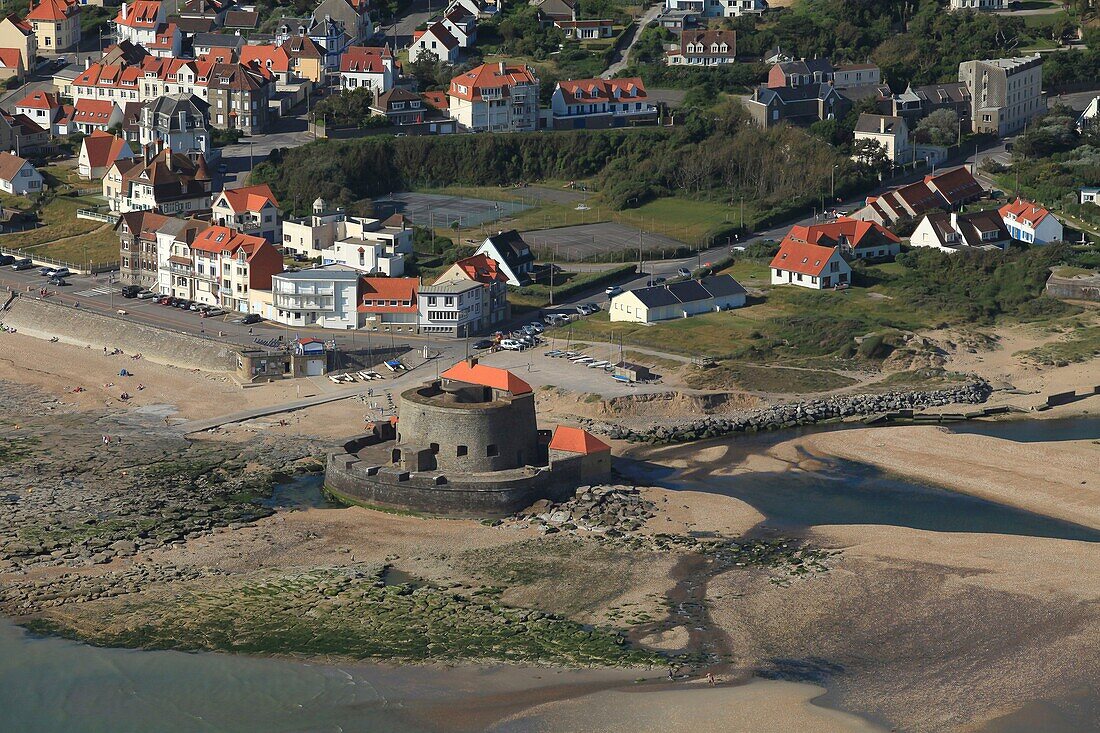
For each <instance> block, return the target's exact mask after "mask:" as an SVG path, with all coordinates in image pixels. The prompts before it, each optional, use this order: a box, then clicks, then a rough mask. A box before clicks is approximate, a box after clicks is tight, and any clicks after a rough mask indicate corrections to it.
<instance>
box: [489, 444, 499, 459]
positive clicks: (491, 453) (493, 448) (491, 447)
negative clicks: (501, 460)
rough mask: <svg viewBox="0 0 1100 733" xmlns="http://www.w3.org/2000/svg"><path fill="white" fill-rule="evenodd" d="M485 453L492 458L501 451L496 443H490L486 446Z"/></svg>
mask: <svg viewBox="0 0 1100 733" xmlns="http://www.w3.org/2000/svg"><path fill="white" fill-rule="evenodd" d="M485 455H486V456H488V457H489V458H492V457H493V456H498V455H500V452H499V451H498V450H497V447H496V446H495V445H489V446H486V447H485Z"/></svg>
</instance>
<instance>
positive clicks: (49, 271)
mask: <svg viewBox="0 0 1100 733" xmlns="http://www.w3.org/2000/svg"><path fill="white" fill-rule="evenodd" d="M38 274H39V275H41V276H42V277H53V268H52V267H39V268H38Z"/></svg>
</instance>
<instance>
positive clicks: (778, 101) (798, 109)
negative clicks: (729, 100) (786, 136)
mask: <svg viewBox="0 0 1100 733" xmlns="http://www.w3.org/2000/svg"><path fill="white" fill-rule="evenodd" d="M745 106H746V107H747V108H748V110H749V114H751V115H752V118H753V120H754V121H755V122H756V124H758V125H760V126H761V127H772V126H774V125H778V124H779V123H781V122H790V123H802V124H809V123H813V122H816V121H818V120H831V119H836V118H839V117H843V116H844V115H845V114H847V112H848V110H849V109H850V108H851V103H850V102H848V100H846V99H845V98H844V97H842V96H840V93H839V92H837V90H836V89H834V88H833V86H832V85H831V84H826V83H821V84H818V83H814V84H807V85H801V86H797V87H777V88H770V87H767V86H759V87H757V88H756V89H755V90H754V91H753V94H752V97H750V98H749V99H746V100H745Z"/></svg>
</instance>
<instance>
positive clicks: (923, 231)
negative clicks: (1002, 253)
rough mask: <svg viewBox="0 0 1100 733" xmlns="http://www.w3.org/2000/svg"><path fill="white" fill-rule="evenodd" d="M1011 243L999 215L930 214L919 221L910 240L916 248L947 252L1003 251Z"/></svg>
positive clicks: (977, 212)
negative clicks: (970, 250)
mask: <svg viewBox="0 0 1100 733" xmlns="http://www.w3.org/2000/svg"><path fill="white" fill-rule="evenodd" d="M1011 241H1012V236H1011V235H1010V234H1009V233H1008V228H1007V227H1006V226H1005V223H1004V220H1003V219H1002V218H1001V216H1000V214H999V213H998V212H996V211H975V212H974V213H972V214H959V213H956V212H952V213H950V214H947V213H944V212H936V213H934V214H928V215H927V216H925V217H924V218H923V219H921V220H920V223H919V224H917V228H916V229H914V230H913V235H912V236H911V237H910V238H909V243H910V244H911V245H913V246H914V247H932V248H934V249H938V250H942V251H944V252H959V251H961V250H965V249H1004V248H1005V247H1007V246H1008V244H1009V242H1011Z"/></svg>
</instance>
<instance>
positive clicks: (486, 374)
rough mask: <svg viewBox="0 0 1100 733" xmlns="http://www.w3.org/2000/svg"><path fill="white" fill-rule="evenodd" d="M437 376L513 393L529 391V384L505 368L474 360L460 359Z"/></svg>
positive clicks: (526, 392) (527, 392)
mask: <svg viewBox="0 0 1100 733" xmlns="http://www.w3.org/2000/svg"><path fill="white" fill-rule="evenodd" d="M439 376H441V377H443V378H444V379H453V380H454V381H456V382H466V383H467V384H477V385H481V386H482V387H492V388H493V389H499V390H503V391H505V392H511V393H512V394H514V395H520V394H530V392H531V385H529V384H528V383H527V382H525V381H523V380H522V379H520V378H519V377H517V376H516V375H515V374H512V373H511V372H510V371H508V370H507V369H498V368H497V367H491V366H486V365H484V364H478V363H476V362H474V363H470V362H469V361H460V362H458V363H457V364H455V365H454V366H453V367H451V368H450V369H448V370H447V371H445V372H443V373H442V374H440V375H439Z"/></svg>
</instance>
